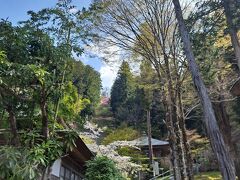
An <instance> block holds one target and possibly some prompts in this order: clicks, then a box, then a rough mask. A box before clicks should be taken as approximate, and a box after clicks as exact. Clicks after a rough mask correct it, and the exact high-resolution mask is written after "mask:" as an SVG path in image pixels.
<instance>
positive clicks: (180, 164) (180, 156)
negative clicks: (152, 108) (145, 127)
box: [164, 55, 186, 179]
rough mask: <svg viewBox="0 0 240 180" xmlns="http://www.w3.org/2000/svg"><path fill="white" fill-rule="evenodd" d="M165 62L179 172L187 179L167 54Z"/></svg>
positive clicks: (181, 177) (168, 101) (170, 115)
mask: <svg viewBox="0 0 240 180" xmlns="http://www.w3.org/2000/svg"><path fill="white" fill-rule="evenodd" d="M164 62H165V64H166V74H167V79H168V87H167V90H168V99H167V103H168V107H169V118H170V122H172V126H173V129H174V134H175V138H176V140H175V142H176V150H177V156H178V158H177V161H178V168H179V174H180V179H186V163H185V158H184V153H183V152H184V150H183V148H184V147H183V145H182V132H181V129H180V126H179V121H178V118H177V108H176V99H175V97H176V96H175V95H174V89H173V83H172V76H171V72H170V66H169V61H168V57H167V56H166V55H165V56H164Z"/></svg>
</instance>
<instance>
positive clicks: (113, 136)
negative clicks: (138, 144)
mask: <svg viewBox="0 0 240 180" xmlns="http://www.w3.org/2000/svg"><path fill="white" fill-rule="evenodd" d="M138 137H139V133H138V132H137V131H136V130H134V129H132V128H130V127H124V128H118V129H116V130H114V131H113V132H111V133H110V134H109V135H107V136H106V137H105V138H104V139H103V141H102V144H103V145H107V144H110V143H112V142H114V141H131V140H134V139H136V138H138Z"/></svg>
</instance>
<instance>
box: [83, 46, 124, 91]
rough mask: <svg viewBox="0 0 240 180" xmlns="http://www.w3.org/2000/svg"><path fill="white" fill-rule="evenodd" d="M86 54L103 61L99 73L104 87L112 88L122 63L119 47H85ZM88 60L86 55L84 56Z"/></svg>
mask: <svg viewBox="0 0 240 180" xmlns="http://www.w3.org/2000/svg"><path fill="white" fill-rule="evenodd" d="M85 52H86V54H88V55H90V56H95V57H97V58H99V59H101V60H102V61H103V63H102V64H103V65H102V66H101V67H100V70H99V73H100V75H101V79H102V86H103V87H107V88H111V86H112V84H113V82H114V80H115V78H116V76H117V72H118V69H119V66H120V64H121V62H122V59H121V56H120V48H119V47H117V46H106V45H105V44H97V45H93V44H92V45H91V46H88V47H85ZM84 56H85V58H83V59H85V60H87V58H86V55H84Z"/></svg>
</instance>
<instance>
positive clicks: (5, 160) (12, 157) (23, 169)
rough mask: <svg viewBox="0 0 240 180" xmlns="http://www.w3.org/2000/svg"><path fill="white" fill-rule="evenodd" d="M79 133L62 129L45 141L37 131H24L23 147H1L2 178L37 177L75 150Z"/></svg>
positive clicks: (18, 179)
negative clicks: (60, 158)
mask: <svg viewBox="0 0 240 180" xmlns="http://www.w3.org/2000/svg"><path fill="white" fill-rule="evenodd" d="M77 136H78V135H77V133H76V132H74V131H60V132H58V134H56V135H55V136H51V137H50V138H49V139H48V140H46V141H43V140H42V136H41V135H40V134H39V133H37V132H34V131H32V132H22V135H21V142H22V143H21V144H22V146H21V147H12V146H1V147H0V153H1V154H0V178H2V179H16V180H20V179H37V178H38V177H39V175H40V173H42V172H43V171H44V170H45V168H46V167H47V166H50V165H51V164H52V163H53V162H54V161H55V160H56V159H58V158H59V157H61V156H62V155H65V154H66V153H67V152H69V151H71V150H73V148H74V147H75V146H76V144H75V140H76V138H77Z"/></svg>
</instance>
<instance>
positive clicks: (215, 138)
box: [173, 0, 236, 179]
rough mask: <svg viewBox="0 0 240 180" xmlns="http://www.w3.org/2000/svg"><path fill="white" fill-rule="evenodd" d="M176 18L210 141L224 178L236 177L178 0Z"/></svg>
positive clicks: (175, 1) (175, 3) (176, 2)
mask: <svg viewBox="0 0 240 180" xmlns="http://www.w3.org/2000/svg"><path fill="white" fill-rule="evenodd" d="M173 4H174V8H175V13H176V18H177V20H178V23H179V30H180V35H181V38H182V41H183V46H184V51H185V55H186V57H187V59H188V62H189V68H190V71H191V73H192V78H193V82H194V84H195V86H196V90H197V92H198V95H199V97H200V99H201V104H202V106H203V111H204V115H205V125H206V128H207V132H208V135H209V138H210V142H211V145H212V148H213V151H214V153H215V155H216V156H217V159H218V162H219V165H220V169H221V172H222V175H223V178H224V179H236V176H235V169H234V164H233V161H232V159H231V157H230V155H229V153H228V150H227V148H226V145H225V143H224V141H223V137H222V134H221V133H220V130H219V127H218V125H217V121H216V117H215V115H214V111H213V108H212V104H211V101H210V99H209V96H208V93H207V89H206V87H205V85H204V83H203V81H202V79H201V76H200V74H199V70H198V66H197V64H196V61H195V57H194V54H193V51H192V47H191V42H190V39H189V36H188V32H187V29H186V26H185V24H184V20H183V16H182V10H181V6H180V3H179V1H178V0H173Z"/></svg>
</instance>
